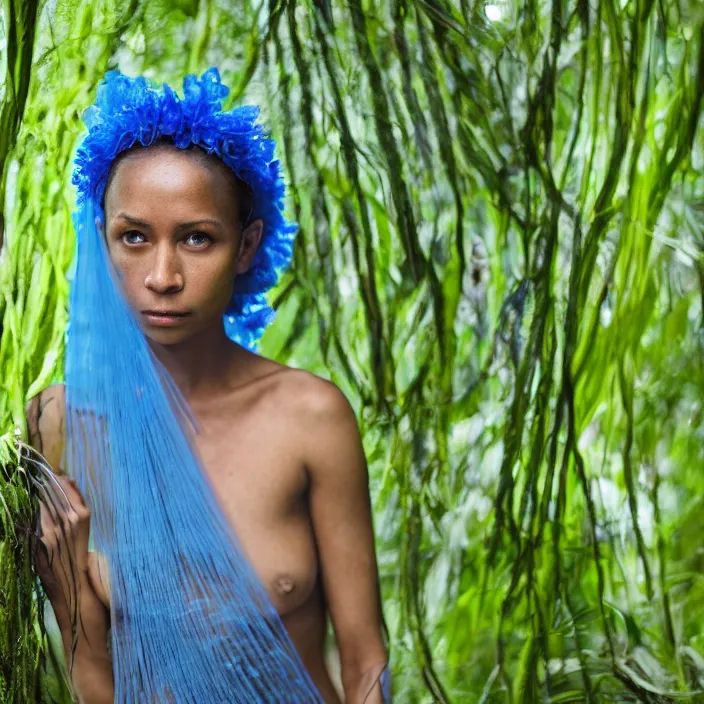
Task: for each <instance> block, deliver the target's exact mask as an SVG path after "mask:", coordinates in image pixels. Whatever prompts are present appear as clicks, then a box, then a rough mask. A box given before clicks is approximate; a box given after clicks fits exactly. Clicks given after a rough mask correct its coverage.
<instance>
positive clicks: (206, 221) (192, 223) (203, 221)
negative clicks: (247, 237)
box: [114, 213, 222, 230]
mask: <svg viewBox="0 0 704 704" xmlns="http://www.w3.org/2000/svg"><path fill="white" fill-rule="evenodd" d="M114 219H115V220H118V219H119V220H126V221H127V222H128V223H130V225H137V226H138V227H144V228H146V229H148V228H151V225H150V224H149V223H148V222H147V221H146V220H140V218H135V217H133V216H132V215H128V214H127V213H118V214H117V215H116V216H115V218H114ZM198 225H214V226H216V227H222V226H221V224H220V222H219V221H218V220H213V219H212V218H200V219H198V220H189V221H188V222H180V223H178V225H176V228H177V229H178V230H188V229H190V228H192V227H196V226H198Z"/></svg>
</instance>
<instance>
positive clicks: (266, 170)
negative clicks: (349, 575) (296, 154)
mask: <svg viewBox="0 0 704 704" xmlns="http://www.w3.org/2000/svg"><path fill="white" fill-rule="evenodd" d="M227 92H228V91H227V88H226V87H225V86H224V85H223V84H222V83H221V82H220V77H219V75H218V73H217V71H216V70H215V69H210V70H209V71H207V72H206V73H204V74H203V76H202V77H201V78H200V79H198V78H196V77H195V76H189V77H187V78H186V79H185V81H184V96H183V98H179V97H178V96H177V95H176V93H175V92H174V91H173V90H172V89H171V88H169V87H168V86H166V85H163V86H161V87H155V86H152V85H151V84H149V83H148V82H147V81H146V80H145V79H143V78H136V79H131V78H128V77H126V76H123V75H121V74H119V73H116V72H110V73H108V74H107V75H106V77H105V80H104V82H103V83H102V85H101V86H100V88H99V90H98V96H97V100H96V103H95V105H94V106H92V107H91V108H90V109H89V110H88V111H87V113H86V116H85V122H86V125H87V127H88V134H87V136H86V137H85V139H84V141H83V142H82V144H81V146H80V148H79V150H78V156H77V159H76V169H75V172H74V179H73V182H74V184H75V185H76V186H77V189H78V210H77V213H76V215H75V218H74V222H75V227H76V232H77V264H76V271H75V278H74V281H73V284H72V287H71V294H70V329H69V334H68V338H67V352H66V374H65V379H66V406H67V445H66V463H67V467H68V469H69V471H70V473H71V474H72V475H73V476H74V477H75V478H76V481H77V483H78V485H79V487H80V488H81V490H82V491H83V493H84V496H85V497H86V500H87V503H88V504H89V506H90V507H91V509H92V515H93V524H92V525H93V531H94V538H95V545H96V548H97V549H98V550H99V551H101V552H103V553H105V555H106V557H107V560H108V564H109V568H110V576H111V588H112V650H113V669H114V675H115V701H116V702H130V703H132V702H150V703H151V702H174V703H178V704H180V703H181V702H194V703H196V704H205V703H211V702H212V703H215V702H218V703H219V702H242V703H245V702H247V703H251V702H292V703H293V702H319V701H321V699H320V695H319V694H318V692H317V690H316V688H315V686H314V685H313V683H312V681H311V680H310V678H309V676H308V674H307V673H306V670H305V668H304V667H303V664H302V662H301V660H300V658H299V657H298V655H297V652H296V650H295V648H294V647H293V645H292V643H291V641H290V639H289V637H288V635H287V633H286V630H285V629H284V627H283V624H282V622H281V620H280V618H279V616H278V614H277V612H276V609H275V608H274V606H273V605H272V603H271V602H270V600H269V598H268V596H267V594H266V591H265V589H264V587H263V585H262V584H261V583H260V581H259V580H258V578H257V576H256V574H255V573H254V571H253V569H252V568H251V566H250V565H249V563H248V562H247V559H246V558H245V556H244V555H243V553H242V551H241V549H240V547H239V545H238V542H237V538H236V536H235V535H234V533H233V531H232V529H231V528H230V526H229V525H228V523H227V522H226V521H225V519H224V517H223V514H222V512H221V510H220V508H219V506H218V504H217V502H216V499H215V496H214V493H213V491H212V487H211V486H210V484H209V482H208V480H207V478H206V476H205V474H204V472H203V470H202V467H201V465H200V462H199V459H198V456H197V453H196V452H195V451H194V449H193V446H192V443H191V440H190V437H191V432H192V428H191V426H190V425H189V415H188V409H187V406H186V404H185V403H184V401H183V399H182V397H181V396H180V393H179V391H178V389H177V387H176V386H175V384H174V382H173V381H172V380H171V378H170V377H169V375H168V374H167V373H166V371H165V370H164V369H163V368H162V367H161V366H160V365H159V363H158V362H157V361H156V359H155V357H154V356H153V354H152V352H151V350H150V347H149V345H148V343H147V340H146V338H145V336H144V334H143V333H142V331H141V330H140V328H139V325H138V324H137V321H136V319H135V317H134V316H133V314H132V311H131V310H130V308H129V306H128V305H127V303H126V300H125V298H124V295H123V293H122V291H121V288H120V284H119V281H118V279H117V276H116V274H115V272H114V270H113V267H112V264H111V262H110V260H109V257H108V255H107V249H106V246H105V242H104V240H103V237H102V235H101V234H100V231H99V229H98V227H97V226H96V220H102V219H103V217H104V214H103V211H102V205H101V204H102V199H103V194H104V189H105V183H106V179H107V175H108V173H109V170H110V166H111V164H112V162H113V160H114V159H115V157H116V156H117V155H118V154H119V153H120V152H122V151H124V150H126V149H128V148H130V147H131V146H133V145H135V144H137V143H139V144H142V145H145V146H147V145H149V144H152V143H153V142H155V141H156V140H158V139H163V138H168V139H171V140H172V141H173V143H174V145H175V146H177V147H179V148H185V147H188V146H189V145H191V144H195V145H199V146H200V147H202V148H203V149H204V150H206V151H207V152H209V153H213V154H215V155H216V156H218V157H219V158H221V159H222V160H223V162H224V163H225V164H226V165H227V166H228V167H230V168H231V169H232V170H233V171H234V172H235V173H236V175H237V176H238V177H240V178H241V179H242V180H243V181H245V182H246V183H247V184H248V185H249V186H250V187H251V189H252V192H253V196H254V204H253V212H252V218H261V219H262V220H263V223H264V231H263V238H262V244H261V247H260V249H259V251H258V253H257V255H256V258H255V259H254V262H253V265H252V267H251V269H250V271H249V272H248V273H247V274H246V275H243V276H241V277H238V278H237V280H236V286H235V293H234V296H233V299H232V301H231V304H230V308H229V310H228V311H227V313H226V317H225V320H224V324H225V326H226V330H227V332H228V334H229V335H230V336H231V337H232V338H233V339H234V340H236V341H237V342H239V343H240V344H242V345H243V346H245V347H248V348H250V349H252V348H254V347H255V345H256V343H257V341H258V339H259V337H260V336H261V334H262V333H263V330H264V328H265V326H266V325H267V323H268V322H269V321H270V320H271V318H272V311H271V309H270V308H269V307H268V306H267V304H266V300H265V298H264V293H265V292H266V291H267V290H268V289H269V288H270V287H271V286H272V285H274V283H275V282H276V280H277V277H278V274H279V271H280V270H281V269H282V268H283V267H285V266H287V265H288V264H289V263H290V259H291V253H292V245H293V238H294V235H295V231H296V227H295V225H293V224H292V223H289V222H287V221H286V220H285V218H284V217H283V214H282V210H283V196H284V185H283V181H282V177H281V172H280V166H279V163H278V161H276V160H275V159H274V148H275V144H274V142H273V140H271V139H268V138H267V137H266V136H265V135H264V133H263V131H262V128H261V127H260V126H259V125H257V124H255V121H256V119H257V117H258V109H257V108H254V107H240V108H235V109H233V110H231V111H228V112H223V111H222V110H221V105H222V100H223V98H224V97H225V96H226V95H227Z"/></svg>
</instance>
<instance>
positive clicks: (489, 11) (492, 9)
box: [484, 2, 504, 22]
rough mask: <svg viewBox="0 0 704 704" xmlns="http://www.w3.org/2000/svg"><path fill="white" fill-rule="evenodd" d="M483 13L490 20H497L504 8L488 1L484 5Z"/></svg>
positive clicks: (502, 13)
mask: <svg viewBox="0 0 704 704" xmlns="http://www.w3.org/2000/svg"><path fill="white" fill-rule="evenodd" d="M484 13H485V14H486V18H487V19H488V20H489V21H490V22H498V21H499V20H500V19H502V18H503V16H504V8H503V7H501V5H498V4H495V3H493V2H490V3H487V4H486V5H485V6H484Z"/></svg>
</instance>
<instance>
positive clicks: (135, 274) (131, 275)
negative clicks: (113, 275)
mask: <svg viewBox="0 0 704 704" xmlns="http://www.w3.org/2000/svg"><path fill="white" fill-rule="evenodd" d="M108 252H109V254H110V260H111V261H112V265H113V267H114V268H115V271H116V272H117V275H118V277H119V279H120V284H121V286H122V288H123V290H124V291H125V293H126V294H127V296H128V297H131V294H134V293H135V292H136V290H137V289H138V288H140V287H143V286H144V279H145V278H146V276H147V273H148V271H147V268H146V267H147V264H146V259H142V258H139V257H134V256H129V255H128V254H125V253H123V252H122V253H121V252H120V251H119V250H118V251H115V250H113V249H108Z"/></svg>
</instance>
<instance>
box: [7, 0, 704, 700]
mask: <svg viewBox="0 0 704 704" xmlns="http://www.w3.org/2000/svg"><path fill="white" fill-rule="evenodd" d="M18 6H19V5H18ZM5 22H6V24H5V25H4V26H5V27H7V26H8V25H7V20H5ZM211 64H214V65H217V66H219V67H220V69H221V72H222V73H223V75H224V77H225V79H226V80H227V81H228V82H229V83H230V85H232V86H234V87H235V90H234V91H233V96H232V98H231V99H232V102H255V103H259V104H261V105H262V108H263V118H264V120H265V122H266V123H267V125H268V126H269V127H270V129H271V130H272V131H273V133H274V136H275V137H276V138H277V139H278V140H279V141H280V144H281V148H282V158H283V159H284V161H285V165H286V170H287V173H288V175H289V181H290V183H291V186H292V197H291V203H290V207H291V212H292V214H293V215H294V216H295V217H296V218H297V220H298V221H299V222H300V223H301V231H300V234H299V238H298V243H297V249H296V254H295V265H294V268H293V270H292V272H291V273H290V274H289V275H288V276H287V277H286V279H285V281H284V282H283V283H282V285H281V287H280V288H279V290H278V291H277V293H276V296H275V301H276V307H277V309H278V319H277V322H276V323H275V325H274V327H273V328H272V329H271V330H270V331H269V332H268V333H267V335H266V337H265V340H264V344H263V349H262V351H263V353H264V354H269V355H271V356H273V357H275V358H277V359H279V360H280V361H283V362H287V363H290V364H293V365H295V366H300V367H304V368H306V369H309V370H311V371H314V372H317V373H319V374H322V375H324V376H326V377H328V378H330V379H332V380H333V381H335V382H336V383H337V384H338V385H339V386H340V387H341V388H342V389H343V390H344V391H345V393H346V394H347V395H348V396H349V398H350V399H351V400H352V402H353V403H354V405H355V407H356V409H357V411H358V415H359V418H360V423H361V425H362V430H363V435H364V441H365V447H366V450H367V456H368V458H369V463H370V470H371V476H372V489H373V496H374V500H375V507H376V530H377V535H378V550H379V559H380V565H381V572H382V587H383V591H384V605H385V612H386V617H387V621H388V626H389V631H390V638H391V641H390V642H391V648H392V658H393V668H394V672H395V685H396V686H395V688H396V695H397V698H398V701H401V702H404V704H405V703H406V702H409V703H413V702H428V701H456V702H478V701H481V702H504V701H506V702H512V703H515V704H519V703H522V702H534V701H535V702H537V701H552V702H578V701H579V702H581V701H586V702H597V701H605V702H611V701H623V702H628V701H644V702H660V701H671V700H672V701H674V700H677V701H696V700H697V698H698V697H699V698H701V697H702V692H704V640H703V636H702V633H703V632H704V628H703V626H704V579H703V575H704V562H703V558H702V552H701V538H700V524H701V520H700V518H699V516H700V515H701V511H702V508H701V502H702V498H701V497H702V495H703V492H704V480H703V479H702V473H701V467H702V466H703V460H704V418H703V415H702V400H701V396H702V393H701V390H702V388H704V365H703V364H702V360H703V359H704V216H703V214H702V212H703V204H704V178H703V177H702V169H703V167H704V138H703V137H702V132H701V130H700V129H698V128H699V127H700V126H701V124H702V107H703V106H702V98H703V92H704V13H703V12H702V10H701V7H700V4H699V3H696V2H693V1H692V0H683V1H682V0H680V1H677V2H676V1H675V0H661V1H660V2H657V3H655V2H652V1H651V0H628V2H622V3H616V2H614V1H613V0H595V1H594V2H592V3H588V2H585V0H553V2H547V1H546V0H535V1H530V2H525V3H518V2H515V1H509V0H494V2H491V3H488V4H486V5H485V4H482V3H479V2H470V0H456V1H455V2H451V0H389V1H388V2H385V3H374V4H372V3H369V2H366V0H365V1H364V2H362V0H345V1H344V2H341V1H340V2H331V0H321V1H318V0H316V1H315V2H311V1H310V0H302V1H301V2H299V3H292V2H288V3H284V2H271V3H252V2H242V3H236V4H235V5H233V4H232V3H226V2H223V1H222V0H195V1H194V2H179V3H166V2H163V3H162V2H145V3H137V2H136V0H135V1H134V2H133V3H132V5H130V6H129V7H127V8H125V7H123V5H122V4H117V3H114V2H102V3H87V2H81V1H79V0H72V1H69V0H63V1H62V0H59V2H58V3H56V4H55V5H54V6H52V8H49V6H47V7H45V8H44V10H43V12H42V13H41V15H40V18H39V29H38V34H37V41H36V43H35V46H34V61H33V64H32V67H31V81H29V84H28V86H29V88H28V90H29V93H28V98H27V102H26V107H25V108H24V117H23V121H22V125H21V129H20V130H19V132H18V134H17V144H16V146H15V147H14V148H12V151H11V152H10V159H9V161H8V162H7V163H6V164H5V169H4V172H5V179H6V183H7V199H6V203H7V207H6V209H5V210H4V213H5V220H6V242H5V247H4V250H3V254H2V258H0V290H1V291H2V298H1V300H0V316H1V317H2V320H3V336H2V342H1V343H0V369H2V375H1V377H0V384H1V385H2V391H3V393H2V395H0V429H1V430H3V431H4V430H8V431H9V430H10V429H11V428H12V426H13V425H19V426H20V427H22V426H23V423H24V421H23V419H22V408H23V405H24V402H25V400H26V399H27V398H28V397H29V396H30V395H32V394H33V393H35V392H36V391H37V390H39V389H40V388H42V387H43V386H45V385H46V384H48V383H50V382H51V381H52V379H53V377H54V375H55V374H58V373H60V369H61V361H62V353H63V347H62V345H63V333H64V330H65V324H66V301H67V284H66V278H65V277H66V273H67V271H68V268H69V266H70V262H71V257H72V251H73V243H72V234H71V224H70V212H71V207H72V205H71V203H72V192H71V189H70V187H69V180H70V170H71V165H70V161H71V154H72V150H73V147H74V145H75V140H76V138H77V136H78V135H79V133H80V129H81V128H80V123H79V114H80V110H81V109H82V108H83V107H85V106H87V105H88V104H89V103H90V102H91V100H92V96H93V91H94V88H95V85H96V82H97V81H98V80H99V78H100V76H101V75H102V73H103V71H104V70H106V69H107V68H109V67H113V66H117V67H119V68H121V69H122V70H125V71H127V72H130V73H137V72H140V73H147V74H148V75H151V76H153V77H154V78H157V79H159V80H167V81H170V82H171V81H173V82H176V83H179V82H180V79H181V76H182V75H183V73H184V72H186V71H197V72H200V71H202V70H204V69H205V68H206V67H207V66H209V65H211ZM7 85H9V84H8V83H7V82H6V84H5V87H4V88H3V90H4V91H5V92H4V93H2V95H3V100H5V99H6V96H7V95H8V92H7ZM0 156H1V155H0ZM4 486H5V485H4V484H3V488H2V489H1V490H0V491H1V492H2V493H0V496H3V497H5V496H6V492H9V491H11V490H10V489H9V488H8V489H5V488H4ZM1 510H3V509H2V503H1V502H0V511H1ZM5 511H6V512H7V509H5ZM7 515H14V514H12V513H10V514H8V513H6V514H5V516H7ZM5 523H7V518H5ZM3 549H5V548H3ZM4 564H5V562H3V565H4ZM2 623H5V622H4V621H1V620H0V624H2ZM0 642H3V641H2V634H1V633H0ZM4 655H5V653H4V651H3V652H1V653H0V662H2V659H1V658H2V656H4ZM23 673H26V678H28V679H27V681H30V680H31V676H30V674H29V671H28V670H27V671H23ZM22 676H25V674H23V675H22Z"/></svg>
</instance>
